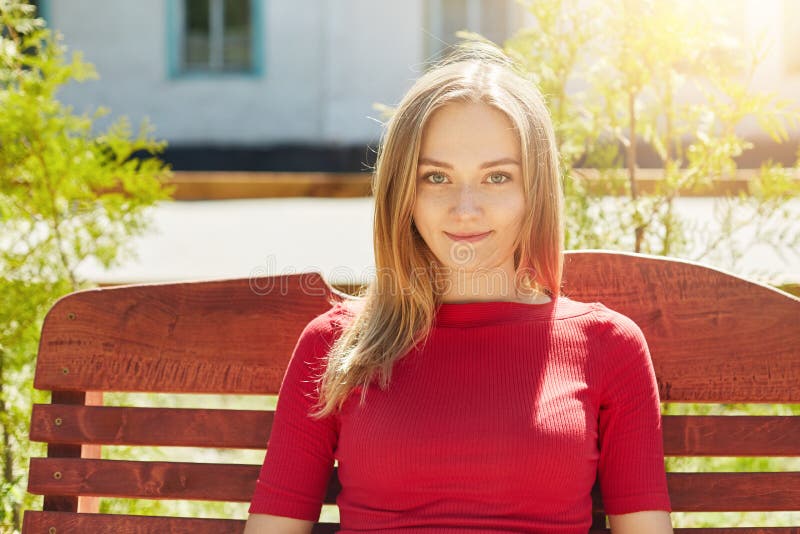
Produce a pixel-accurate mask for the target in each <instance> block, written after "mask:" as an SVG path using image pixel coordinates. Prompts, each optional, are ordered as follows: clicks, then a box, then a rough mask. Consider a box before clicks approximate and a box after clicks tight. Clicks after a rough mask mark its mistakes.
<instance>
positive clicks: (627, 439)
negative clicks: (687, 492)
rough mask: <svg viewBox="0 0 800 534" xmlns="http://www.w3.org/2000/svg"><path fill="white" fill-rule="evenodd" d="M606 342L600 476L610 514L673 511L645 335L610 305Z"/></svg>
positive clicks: (601, 417)
mask: <svg viewBox="0 0 800 534" xmlns="http://www.w3.org/2000/svg"><path fill="white" fill-rule="evenodd" d="M606 313H609V314H610V319H611V321H610V325H609V328H608V330H607V331H606V333H605V334H606V337H605V339H604V343H603V346H602V349H601V350H603V351H605V358H604V361H605V362H606V364H607V365H606V369H605V373H604V380H603V384H604V385H603V393H602V398H601V402H600V412H599V430H598V439H599V447H600V459H599V465H598V476H599V480H600V490H601V493H602V496H603V505H604V507H605V512H606V514H610V515H616V514H626V513H631V512H639V511H645V510H665V511H667V512H671V511H672V508H671V504H670V498H669V493H668V490H667V478H666V472H665V467H664V442H663V434H662V427H661V403H660V399H659V393H658V384H657V382H656V375H655V371H654V369H653V362H652V359H651V357H650V351H649V348H648V346H647V341H646V340H645V337H644V334H643V333H642V331H641V329H640V328H639V326H638V325H637V324H636V323H635V322H633V320H631V319H630V318H628V317H626V316H624V315H622V314H620V313H617V312H614V311H612V310H608V309H607V308H606Z"/></svg>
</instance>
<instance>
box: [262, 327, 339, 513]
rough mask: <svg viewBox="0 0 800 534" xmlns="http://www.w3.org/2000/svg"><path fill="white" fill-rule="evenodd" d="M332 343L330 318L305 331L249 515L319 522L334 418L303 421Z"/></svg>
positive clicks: (335, 429)
mask: <svg viewBox="0 0 800 534" xmlns="http://www.w3.org/2000/svg"><path fill="white" fill-rule="evenodd" d="M332 341H333V335H332V329H331V326H330V314H329V313H328V314H323V315H322V316H319V317H317V318H315V319H314V320H312V321H311V322H310V323H309V324H308V325H306V327H305V329H304V330H303V332H302V333H301V334H300V337H299V338H298V341H297V344H296V345H295V348H294V351H293V353H292V356H291V359H290V361H289V364H288V366H287V369H286V372H285V374H284V377H283V381H282V382H281V387H280V390H279V391H278V402H277V405H276V407H275V416H274V419H273V423H272V431H271V433H270V437H269V441H268V443H267V452H266V456H265V458H264V463H263V465H262V467H261V472H260V474H259V477H258V480H257V482H256V489H255V493H254V495H253V499H252V501H251V503H250V508H249V512H250V513H256V514H270V515H278V516H282V517H291V518H295V519H304V520H309V521H317V520H319V516H320V512H321V510H322V502H323V499H324V496H325V492H326V489H327V487H328V482H329V479H330V477H331V474H332V472H333V467H334V465H333V463H334V451H335V450H336V444H337V441H338V426H337V422H336V418H335V416H328V417H326V418H325V419H322V420H315V419H312V418H311V417H309V416H308V413H309V411H311V409H312V407H313V406H314V404H315V403H316V401H317V399H318V393H317V389H316V386H317V384H316V383H315V379H316V378H318V377H319V376H320V375H321V373H322V371H323V370H324V364H325V361H326V356H327V352H328V349H329V348H330V345H331V344H332Z"/></svg>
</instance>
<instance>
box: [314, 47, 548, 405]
mask: <svg viewBox="0 0 800 534" xmlns="http://www.w3.org/2000/svg"><path fill="white" fill-rule="evenodd" d="M451 102H470V103H484V104H488V105H490V106H492V107H494V108H496V109H498V110H500V111H502V112H503V113H505V114H506V116H507V117H508V118H509V119H510V120H511V122H512V124H513V125H514V126H515V129H516V132H517V133H518V140H519V142H520V143H521V153H522V173H523V176H524V180H523V182H524V191H525V195H526V215H525V220H524V222H523V224H522V231H521V232H520V235H519V236H518V237H517V245H516V247H515V252H514V267H515V270H516V273H517V277H516V278H515V280H517V279H519V280H520V283H521V284H522V285H524V286H526V287H527V288H528V289H530V288H533V289H535V290H541V291H543V292H545V293H547V294H548V295H549V296H550V297H551V298H553V299H555V298H557V297H558V296H559V293H560V287H561V277H562V269H563V266H562V265H563V264H562V249H563V241H564V229H563V226H564V224H563V193H562V190H561V177H560V174H559V162H558V153H557V149H556V141H555V135H554V132H553V125H552V122H551V119H550V115H549V113H548V111H547V107H546V106H545V103H544V101H543V98H542V95H541V93H540V92H539V90H538V89H537V88H536V86H535V85H534V83H533V82H532V81H531V80H530V79H528V78H527V77H526V76H525V74H524V72H523V71H522V69H521V68H519V67H518V66H517V65H516V64H515V63H514V62H513V61H512V60H511V59H510V58H509V57H508V56H506V55H505V54H504V53H503V51H502V50H501V49H499V48H498V47H496V46H495V45H493V44H491V43H487V42H480V41H479V42H477V43H475V42H473V43H460V44H459V45H457V46H456V47H455V48H454V49H453V51H452V52H451V53H450V54H449V55H448V56H447V57H446V58H444V59H443V60H442V61H440V62H439V63H438V64H436V65H435V66H434V67H433V68H431V69H430V70H429V71H427V72H426V73H425V74H423V75H422V76H421V77H419V78H418V79H417V80H416V82H415V83H414V84H413V86H412V87H411V89H409V90H408V92H407V93H406V94H405V96H404V97H403V98H402V100H401V101H400V103H399V105H398V106H397V108H396V109H395V110H394V112H393V114H392V116H391V118H390V119H389V120H388V122H387V123H386V124H385V127H384V130H383V133H382V135H381V140H380V143H379V146H378V154H377V161H376V165H375V170H374V174H373V182H372V193H373V195H374V198H375V212H374V234H373V245H374V251H375V267H376V277H375V278H374V279H373V280H372V281H370V283H369V284H368V285H367V287H366V289H365V290H363V291H362V292H361V293H360V295H359V297H360V298H357V299H352V302H355V301H361V302H360V304H359V305H358V306H357V307H351V305H350V302H351V301H350V299H348V300H346V301H345V305H346V306H348V307H349V309H350V311H351V314H352V321H350V322H348V323H347V324H346V325H344V326H342V330H341V333H340V335H339V336H338V337H337V338H336V340H335V341H334V342H333V345H332V347H331V349H330V351H329V353H328V355H327V365H326V368H325V370H324V371H323V372H322V374H321V376H320V378H319V384H318V390H319V399H318V402H317V405H316V407H317V408H318V410H317V411H315V412H314V413H312V414H311V416H312V417H314V418H322V417H324V416H327V415H329V414H332V413H333V412H334V411H335V410H339V409H341V407H342V405H343V404H344V402H345V400H346V398H347V397H348V395H349V394H350V393H351V392H353V391H354V390H358V389H360V390H361V403H362V404H363V403H364V400H365V395H366V392H367V387H368V385H369V383H370V382H371V381H372V380H373V379H374V378H375V377H376V376H377V377H378V378H379V383H380V387H381V388H382V389H386V387H388V384H389V382H390V380H391V372H392V367H393V365H394V363H395V361H397V360H398V359H399V358H401V357H402V356H403V355H404V354H406V353H408V352H409V351H410V350H411V349H412V348H414V347H415V346H416V345H417V344H418V343H420V342H422V341H424V340H425V338H427V335H428V334H429V332H430V330H431V327H432V325H433V322H434V319H435V314H436V309H437V307H438V306H439V304H441V296H440V294H439V292H437V291H436V284H437V283H438V278H437V276H438V274H437V273H439V272H440V271H439V269H438V267H440V266H441V265H440V262H439V261H438V260H437V258H436V257H435V256H434V254H433V253H432V251H431V250H430V249H429V248H428V247H427V245H426V244H425V242H424V241H423V239H422V237H421V235H420V234H419V232H418V231H417V229H416V227H415V226H414V225H413V222H412V212H413V206H414V199H415V196H416V179H415V177H416V175H417V159H418V157H419V150H420V141H421V138H422V131H423V128H424V126H425V124H426V122H427V120H428V119H429V118H430V116H431V114H432V113H433V112H434V111H436V110H437V109H439V108H440V107H442V106H444V105H446V104H448V103H451Z"/></svg>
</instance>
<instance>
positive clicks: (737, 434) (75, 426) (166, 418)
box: [31, 404, 800, 456]
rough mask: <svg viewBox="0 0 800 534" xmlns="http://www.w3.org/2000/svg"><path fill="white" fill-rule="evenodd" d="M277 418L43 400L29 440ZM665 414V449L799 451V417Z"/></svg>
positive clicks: (141, 438)
mask: <svg viewBox="0 0 800 534" xmlns="http://www.w3.org/2000/svg"><path fill="white" fill-rule="evenodd" d="M273 417H274V412H271V411H253V410H219V409H217V410H213V409H180V408H136V407H120V406H74V405H73V406H70V405H50V404H37V405H35V406H34V407H33V414H32V416H31V439H32V440H34V441H44V442H48V443H61V444H80V443H90V444H100V445H152V446H159V445H160V446H176V447H216V448H241V449H264V448H266V444H267V439H268V436H269V431H270V429H271V428H272V420H273ZM56 421H58V423H59V424H56ZM662 421H663V427H664V452H665V454H666V455H667V456H800V420H799V419H798V418H797V417H794V416H685V415H666V416H663V418H662ZM175 428H180V429H181V432H180V433H177V432H175V431H174V429H175Z"/></svg>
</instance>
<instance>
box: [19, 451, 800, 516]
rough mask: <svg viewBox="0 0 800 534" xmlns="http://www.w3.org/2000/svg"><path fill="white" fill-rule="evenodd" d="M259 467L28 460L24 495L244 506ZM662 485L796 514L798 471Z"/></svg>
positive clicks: (681, 505)
mask: <svg viewBox="0 0 800 534" xmlns="http://www.w3.org/2000/svg"><path fill="white" fill-rule="evenodd" d="M259 468H260V466H256V465H238V464H197V463H186V462H133V461H122V460H81V459H75V458H64V459H62V458H33V459H31V469H30V478H29V482H28V491H30V492H31V493H35V494H53V495H91V496H108V497H138V498H145V499H189V500H210V501H231V502H248V501H250V498H251V497H252V495H253V491H254V489H255V479H256V477H257V476H258V471H259ZM56 472H59V473H61V474H60V476H59V478H55V476H54V474H55V473H56ZM667 483H668V485H669V493H670V496H671V500H672V507H673V509H674V510H675V511H682V512H726V511H729V512H750V511H792V510H800V472H778V473H667ZM340 489H341V486H340V484H339V479H338V469H334V472H333V475H332V477H331V483H330V485H329V490H328V493H327V495H326V496H325V502H326V503H328V504H335V503H336V495H337V494H338V493H339V491H340ZM596 497H597V495H596V492H595V498H596ZM595 504H596V505H597V503H595Z"/></svg>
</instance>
